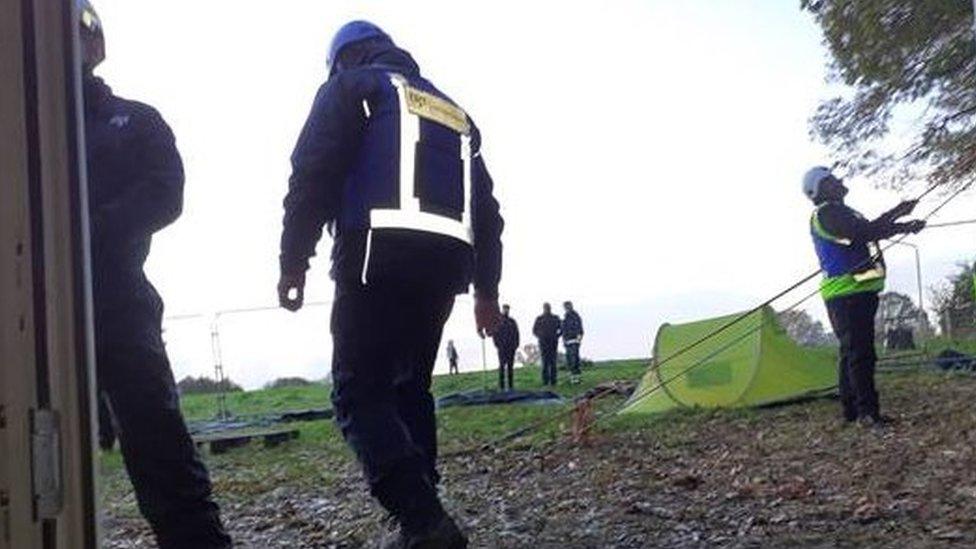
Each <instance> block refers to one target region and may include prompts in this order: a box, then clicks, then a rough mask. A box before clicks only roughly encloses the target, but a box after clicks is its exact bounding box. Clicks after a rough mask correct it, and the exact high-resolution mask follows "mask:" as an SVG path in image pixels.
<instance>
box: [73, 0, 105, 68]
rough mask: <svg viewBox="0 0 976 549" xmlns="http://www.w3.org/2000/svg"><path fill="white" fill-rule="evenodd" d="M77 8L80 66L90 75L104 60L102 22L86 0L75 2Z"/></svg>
mask: <svg viewBox="0 0 976 549" xmlns="http://www.w3.org/2000/svg"><path fill="white" fill-rule="evenodd" d="M75 3H76V5H77V8H78V17H79V19H78V26H79V37H80V39H81V66H82V69H83V70H84V72H85V73H91V72H92V71H93V70H95V67H97V66H98V65H99V64H100V63H101V62H102V61H104V60H105V34H104V33H103V32H102V20H101V19H100V18H99V17H98V13H96V12H95V8H94V7H92V5H91V3H90V2H89V1H88V0H75Z"/></svg>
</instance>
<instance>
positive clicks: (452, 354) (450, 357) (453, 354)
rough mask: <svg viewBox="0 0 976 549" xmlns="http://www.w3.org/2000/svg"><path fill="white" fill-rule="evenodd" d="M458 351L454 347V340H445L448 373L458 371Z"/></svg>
mask: <svg viewBox="0 0 976 549" xmlns="http://www.w3.org/2000/svg"><path fill="white" fill-rule="evenodd" d="M458 358H459V357H458V352H457V348H456V347H454V340H453V339H449V340H447V364H448V370H447V373H449V374H452V375H453V374H457V373H459V372H458Z"/></svg>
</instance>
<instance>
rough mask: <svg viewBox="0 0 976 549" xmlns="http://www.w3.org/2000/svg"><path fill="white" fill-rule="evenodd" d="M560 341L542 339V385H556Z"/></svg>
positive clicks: (540, 347) (540, 341)
mask: <svg viewBox="0 0 976 549" xmlns="http://www.w3.org/2000/svg"><path fill="white" fill-rule="evenodd" d="M558 347H559V340H558V339H540V340H539V352H540V353H541V354H542V384H543V385H555V384H556V357H557V349H558Z"/></svg>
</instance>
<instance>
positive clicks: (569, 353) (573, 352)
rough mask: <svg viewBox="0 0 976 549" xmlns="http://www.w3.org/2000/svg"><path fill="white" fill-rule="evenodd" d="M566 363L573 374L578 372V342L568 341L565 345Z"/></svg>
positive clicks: (575, 374)
mask: <svg viewBox="0 0 976 549" xmlns="http://www.w3.org/2000/svg"><path fill="white" fill-rule="evenodd" d="M566 363H567V365H568V366H569V371H570V372H571V373H572V374H573V375H574V376H578V375H579V374H580V362H579V343H570V344H569V345H567V346H566Z"/></svg>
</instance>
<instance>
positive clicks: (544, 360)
mask: <svg viewBox="0 0 976 549" xmlns="http://www.w3.org/2000/svg"><path fill="white" fill-rule="evenodd" d="M547 352H548V351H547V350H546V346H545V344H544V343H543V342H542V340H539V366H541V368H540V372H541V373H542V384H543V385H548V384H549V369H548V363H549V360H548V357H547V356H546V353H547Z"/></svg>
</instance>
